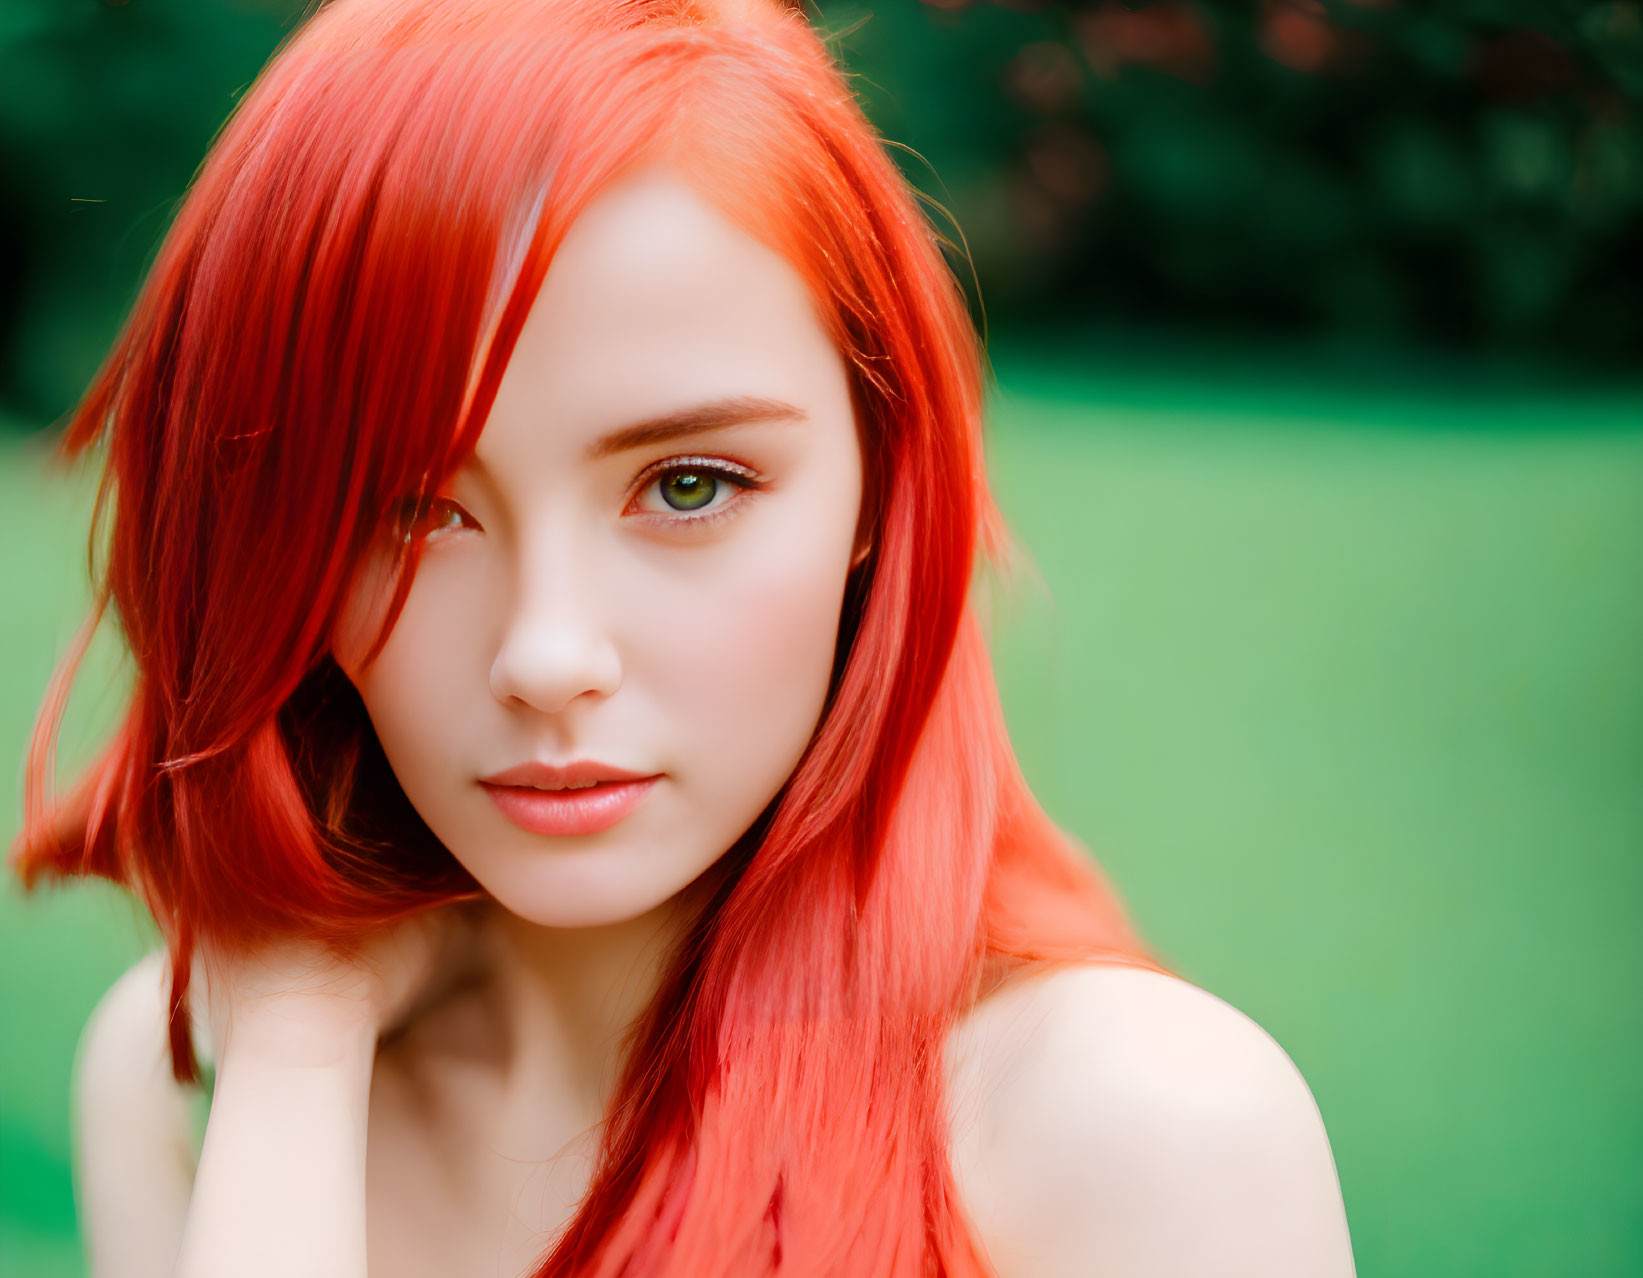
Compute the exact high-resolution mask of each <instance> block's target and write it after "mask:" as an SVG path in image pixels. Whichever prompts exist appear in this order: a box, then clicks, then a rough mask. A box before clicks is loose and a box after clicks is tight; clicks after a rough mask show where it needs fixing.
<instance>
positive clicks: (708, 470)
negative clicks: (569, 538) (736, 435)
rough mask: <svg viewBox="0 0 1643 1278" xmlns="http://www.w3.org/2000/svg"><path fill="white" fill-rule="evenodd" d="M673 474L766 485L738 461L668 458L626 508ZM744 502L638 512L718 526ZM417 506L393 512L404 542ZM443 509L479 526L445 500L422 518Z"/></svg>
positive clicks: (648, 473)
mask: <svg viewBox="0 0 1643 1278" xmlns="http://www.w3.org/2000/svg"><path fill="white" fill-rule="evenodd" d="M675 471H691V472H695V473H705V474H708V475H711V476H712V477H713V478H714V479H715V480H724V481H726V482H728V483H729V484H731V485H732V486H733V487H734V488H735V489H737V490H738V492H745V491H748V490H753V491H757V490H759V489H762V488H763V487H764V484H765V480H764V477H763V476H761V475H760V474H759V473H758V472H757V471H755V470H753V469H752V468H751V467H749V466H744V465H742V464H741V463H740V462H733V461H730V460H728V459H726V458H722V457H698V456H688V457H669V458H666V459H664V460H663V461H659V462H657V463H656V464H655V465H653V466H650V467H647V468H646V469H645V470H644V471H643V472H642V473H641V474H640V476H639V478H638V479H637V480H635V481H634V482H635V485H636V491H635V493H634V495H633V497H632V498H631V499H630V500H629V502H628V507H629V508H631V507H632V505H633V503H634V502H635V501H637V500H638V499H639V497H641V496H643V495H644V493H645V492H646V490H648V489H649V488H650V486H651V485H652V484H653V483H655V482H656V481H657V480H659V479H662V478H664V477H665V476H667V475H669V474H671V473H673V472H675ZM714 495H715V496H717V495H718V493H717V491H715V493H714ZM744 501H745V499H744V498H743V497H741V496H737V497H735V498H733V499H732V500H730V501H728V502H725V503H723V504H722V505H720V506H717V507H715V508H714V509H712V510H710V511H708V512H707V513H706V514H703V515H689V514H685V513H683V512H677V513H674V514H671V515H664V514H662V513H661V512H660V511H655V510H648V511H642V512H640V513H642V514H644V515H647V516H649V517H651V518H652V519H655V520H658V521H659V522H661V523H663V524H672V525H675V526H677V525H684V524H690V525H705V524H713V523H717V522H718V521H719V520H721V519H724V518H726V517H728V516H730V515H733V514H738V513H740V510H741V507H742V505H743V504H744ZM416 504H417V503H416V500H415V499H414V498H407V499H406V500H405V501H404V502H402V503H401V504H400V507H399V509H398V510H397V511H396V513H395V517H394V518H395V528H396V529H397V530H399V531H400V536H401V537H402V538H403V539H404V540H406V541H409V540H411V538H412V536H413V535H415V531H416V527H415V525H416ZM443 509H452V510H455V511H458V512H460V513H461V515H462V516H463V517H464V518H466V519H468V520H472V521H473V522H474V524H475V525H476V526H477V524H478V521H477V520H474V519H473V516H472V515H469V514H468V512H467V511H466V510H463V508H462V507H461V506H460V505H458V504H457V503H456V502H454V501H452V500H451V499H450V498H448V497H435V498H432V499H431V500H430V501H429V503H428V506H427V508H426V509H425V510H424V511H423V512H422V519H423V520H427V519H428V518H429V517H431V516H433V515H435V514H437V513H438V512H439V511H441V510H443ZM440 531H443V530H441V529H437V528H436V529H433V530H431V531H430V532H424V533H422V534H421V535H422V537H423V538H424V539H425V540H426V539H428V538H430V537H432V536H435V535H437V534H438V533H439V532H440Z"/></svg>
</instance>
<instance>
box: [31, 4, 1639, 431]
mask: <svg viewBox="0 0 1643 1278" xmlns="http://www.w3.org/2000/svg"><path fill="white" fill-rule="evenodd" d="M309 7H310V0H5V3H3V4H0V183H3V184H4V187H3V190H0V196H3V198H0V406H6V407H9V408H10V410H11V411H12V412H13V413H16V414H18V415H20V416H23V417H27V418H30V419H33V420H39V419H41V418H49V417H51V416H54V415H56V414H58V413H61V412H62V411H63V410H64V409H66V408H67V407H68V406H69V404H70V403H71V402H72V400H73V397H74V395H75V394H76V393H77V391H78V390H79V389H80V387H82V386H83V385H84V383H85V380H86V379H87V378H88V377H89V375H90V373H91V372H92V371H93V370H94V368H95V365H96V362H97V359H98V358H99V357H100V356H101V354H102V353H103V351H104V350H105V349H106V347H107V344H108V342H109V340H110V338H112V336H113V334H114V330H115V326H116V325H117V323H118V321H119V318H120V316H121V314H122V313H123V311H124V309H125V307H126V306H128V305H129V304H130V301H131V300H132V297H133V296H134V294H135V290H136V286H137V282H138V280H139V279H140V277H141V274H142V271H143V269H144V267H145V266H146V264H147V262H148V261H149V260H151V258H152V254H153V251H154V249H155V247H156V246H157V243H158V240H159V237H160V235H161V233H162V232H163V230H164V228H165V226H166V224H167V222H168V221H169V218H170V216H171V214H172V212H173V210H174V209H175V207H176V202H177V200H178V198H179V196H180V195H181V193H182V192H183V190H184V188H185V187H186V185H187V182H188V180H189V177H190V175H191V174H192V172H193V171H194V169H195V167H196V166H197V164H198V162H199V160H200V158H201V156H202V155H203V154H204V152H205V149H206V146H207V145H208V143H209V141H210V139H211V137H212V135H213V134H214V132H215V131H216V129H217V128H218V127H219V126H220V124H221V122H222V120H223V118H224V117H225V116H226V115H227V114H228V112H229V111H230V110H231V109H232V107H233V105H234V103H235V101H236V100H237V97H238V94H239V93H240V92H241V91H243V89H244V88H245V86H246V85H247V84H249V83H250V81H251V80H252V79H253V78H254V77H255V75H256V73H257V71H258V69H259V67H260V66H261V65H262V63H263V62H264V61H265V60H266V58H267V57H268V55H269V54H270V53H271V52H272V51H273V50H274V48H275V47H276V46H277V45H278V43H279V41H280V40H281V38H282V37H283V36H284V35H285V34H286V33H287V32H289V30H290V29H291V28H292V26H293V25H294V24H295V23H296V22H297V21H298V20H299V19H300V17H301V16H302V14H303V13H304V12H306V11H307V9H308V8H309ZM810 12H811V13H812V16H813V17H814V18H815V19H816V20H817V21H818V23H819V24H820V25H821V26H822V27H823V28H824V29H826V30H827V31H829V32H830V33H831V36H830V38H831V39H833V41H834V43H835V47H836V48H837V49H838V51H839V53H840V56H841V58H842V60H843V61H844V63H845V65H846V67H847V68H848V69H850V70H851V71H852V72H853V74H854V81H853V82H854V84H855V86H856V88H857V91H858V92H859V93H860V95H861V97H862V100H863V102H864V104H865V105H866V106H867V108H868V110H869V113H870V114H871V115H872V116H873V117H874V119H875V121H876V122H877V123H878V125H879V127H880V129H881V130H882V131H883V133H884V134H885V136H886V137H887V138H888V139H891V140H892V141H893V142H895V143H901V144H905V146H906V147H908V148H911V150H898V151H897V152H896V153H897V155H898V158H900V159H901V160H902V161H903V162H904V165H905V168H906V170H907V172H908V174H909V175H910V176H911V177H912V178H913V180H914V181H915V182H916V183H918V184H919V185H920V186H921V187H922V188H924V189H925V190H926V191H927V192H929V194H930V195H931V196H932V198H934V199H936V200H939V201H940V202H942V203H943V204H944V205H945V206H946V207H947V208H948V209H949V210H950V211H951V212H952V214H953V215H954V216H955V217H956V219H957V221H958V224H959V226H960V227H962V228H963V232H964V235H965V237H966V238H967V240H968V245H969V248H970V250H971V253H972V255H973V259H974V264H975V269H976V275H977V278H978V279H979V282H980V286H981V295H982V297H983V298H984V299H985V301H986V306H987V311H988V314H989V317H990V318H991V319H992V320H993V321H995V322H1006V323H1012V322H1013V323H1017V324H1019V323H1024V322H1025V323H1032V322H1041V321H1052V322H1056V323H1066V322H1068V321H1074V320H1096V321H1102V320H1105V321H1118V322H1126V323H1133V322H1143V323H1164V324H1169V323H1188V324H1192V325H1195V326H1236V327H1239V328H1256V329H1268V330H1283V329H1291V330H1293V329H1306V330H1319V329H1324V330H1332V331H1343V332H1348V333H1367V334H1373V335H1380V336H1390V337H1394V338H1399V339H1413V340H1418V341H1424V342H1437V343H1444V344H1449V345H1471V346H1479V345H1482V346H1488V347H1491V348H1495V349H1511V350H1533V351H1543V352H1562V353H1567V354H1573V355H1582V356H1599V357H1610V358H1625V357H1629V356H1635V355H1636V354H1637V353H1638V352H1639V350H1640V348H1643V290H1640V289H1639V288H1638V284H1637V281H1638V280H1640V279H1643V0H1421V2H1419V3H1417V0H1237V2H1236V3H1234V2H1233V0H1152V2H1150V3H1148V2H1144V0H1132V2H1126V0H1056V2H1051V0H1038V2H1036V3H1035V2H1034V0H811V7H810ZM914 152H916V153H917V154H916V155H915V154H914ZM919 157H922V159H920V158H919ZM925 161H927V162H928V165H927V164H926V163H925ZM932 169H933V172H932ZM938 220H939V219H938ZM955 261H956V264H957V266H958V268H959V270H960V273H961V274H962V275H965V276H966V277H967V276H968V271H969V267H968V266H967V265H966V264H964V263H963V262H962V261H957V260H956V258H955Z"/></svg>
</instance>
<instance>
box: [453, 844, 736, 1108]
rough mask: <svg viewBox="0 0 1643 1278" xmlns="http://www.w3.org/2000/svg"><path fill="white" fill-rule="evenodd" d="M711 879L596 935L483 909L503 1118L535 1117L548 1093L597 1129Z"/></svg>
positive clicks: (492, 906) (483, 949) (489, 905)
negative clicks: (635, 1030)
mask: <svg viewBox="0 0 1643 1278" xmlns="http://www.w3.org/2000/svg"><path fill="white" fill-rule="evenodd" d="M712 877H713V876H712V875H706V876H704V878H703V879H702V880H698V882H697V883H695V884H693V885H692V886H691V887H690V888H687V889H686V890H685V891H683V892H681V893H679V894H678V895H677V896H674V897H672V898H670V899H669V900H667V901H665V902H663V903H662V904H661V905H658V906H656V907H655V908H654V909H652V910H650V911H649V912H647V913H645V914H642V915H640V916H638V917H637V918H633V919H626V920H623V921H621V922H617V923H610V924H604V925H601V926H598V927H584V928H552V927H542V926H540V925H538V924H536V923H532V922H530V921H529V920H527V919H524V918H521V917H520V916H518V915H516V914H513V913H511V912H510V911H509V910H507V909H506V908H504V907H503V906H502V905H501V904H499V903H498V902H496V901H494V900H489V901H487V902H486V903H485V905H484V907H483V910H482V913H481V927H480V930H479V935H480V937H481V941H480V959H481V964H482V967H483V969H484V971H485V986H486V990H487V1002H488V1003H489V1005H490V1015H491V1016H492V1017H493V1018H494V1021H493V1023H494V1025H495V1028H496V1031H497V1034H498V1037H499V1039H500V1043H501V1047H502V1053H503V1060H504V1062H505V1065H504V1074H503V1094H504V1097H505V1098H506V1099H505V1101H504V1106H505V1109H506V1110H508V1111H511V1112H513V1113H515V1114H520V1115H523V1114H527V1113H530V1112H533V1111H534V1110H536V1109H538V1108H539V1107H540V1105H541V1098H542V1094H543V1089H544V1087H550V1088H552V1089H553V1090H554V1091H556V1092H558V1093H559V1094H560V1095H561V1096H562V1097H564V1099H565V1102H566V1103H567V1104H569V1105H571V1106H573V1107H574V1109H575V1112H577V1113H578V1114H580V1115H581V1117H582V1118H584V1119H585V1120H586V1125H587V1126H589V1127H592V1126H596V1125H597V1124H598V1123H599V1121H600V1120H601V1119H602V1118H603V1116H604V1114H605V1112H606V1110H607V1109H608V1106H609V1103H610V1101H611V1099H612V1097H613V1096H614V1095H615V1092H616V1087H617V1084H618V1083H619V1081H620V1079H621V1075H622V1070H623V1067H624V1066H625V1064H626V1049H627V1047H628V1046H629V1044H628V1043H627V1041H626V1037H627V1033H628V1031H629V1029H631V1028H632V1027H633V1025H634V1024H635V1022H636V1021H637V1020H638V1018H639V1017H640V1016H641V1015H642V1014H643V1012H644V1011H645V1009H646V1008H647V1007H648V1006H649V1005H650V1002H651V1000H652V999H653V998H654V997H655V995H656V992H657V989H658V987H659V986H660V984H661V981H662V977H663V974H664V965H665V964H666V962H667V961H668V959H669V957H670V955H671V954H672V952H673V950H674V947H675V944H676V943H677V942H678V940H679V939H680V938H681V937H682V936H683V934H684V932H685V930H686V929H687V928H688V927H689V926H690V925H691V923H692V922H693V921H694V920H695V918H696V916H697V914H698V913H699V911H700V909H701V908H702V906H704V905H705V904H706V900H707V897H708V895H709V893H710V891H711V884H710V883H709V882H707V880H710V879H711V878H712Z"/></svg>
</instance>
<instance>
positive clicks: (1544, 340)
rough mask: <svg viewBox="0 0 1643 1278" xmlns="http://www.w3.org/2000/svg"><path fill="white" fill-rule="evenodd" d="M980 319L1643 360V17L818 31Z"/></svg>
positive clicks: (1088, 1) (1025, 7)
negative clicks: (913, 188) (835, 41)
mask: <svg viewBox="0 0 1643 1278" xmlns="http://www.w3.org/2000/svg"><path fill="white" fill-rule="evenodd" d="M822 7H823V10H824V22H825V24H826V25H828V26H829V27H832V28H834V29H835V30H837V31H839V32H840V33H841V36H840V40H839V47H840V48H841V50H842V51H843V54H844V57H845V60H846V62H847V64H848V65H849V66H850V67H852V68H853V69H854V70H855V71H856V72H858V73H859V75H860V79H859V80H858V87H859V90H860V92H861V94H862V96H863V98H864V100H865V101H866V102H867V104H868V106H869V109H870V111H871V113H872V114H873V116H874V118H875V120H876V121H877V122H878V123H879V124H880V126H881V127H882V128H884V129H885V130H886V132H887V133H888V134H889V135H890V136H891V137H893V138H896V139H899V140H901V141H904V142H906V143H908V144H910V145H911V146H912V147H913V148H914V149H915V150H916V151H917V152H918V153H919V154H921V155H922V156H923V157H924V158H925V159H927V160H928V161H929V162H930V164H931V165H932V166H933V168H934V170H935V172H936V173H937V174H940V175H941V177H942V178H943V179H945V182H946V194H943V192H942V188H941V187H940V186H939V185H937V184H935V183H934V181H933V180H932V176H931V174H930V172H929V171H928V170H927V169H925V168H924V167H922V166H921V165H919V164H917V163H916V162H915V163H910V164H909V165H908V166H907V168H908V173H909V176H911V177H912V178H913V179H914V180H915V181H918V182H920V183H921V184H923V185H925V186H926V187H928V188H929V189H930V190H931V191H932V193H933V194H935V195H936V196H937V198H940V199H942V201H943V203H944V204H946V206H947V207H948V208H950V209H951V210H952V212H953V213H954V214H955V215H956V217H957V220H958V222H959V223H960V225H962V226H963V227H964V228H965V230H966V232H967V233H968V237H969V242H970V248H971V250H972V252H973V256H974V260H975V264H976V270H977V273H978V275H979V278H980V283H981V288H982V292H983V294H984V296H985V298H986V300H987V302H988V306H989V309H990V311H991V312H992V314H993V316H994V318H1004V319H1006V320H1014V321H1018V322H1019V321H1022V320H1029V321H1030V320H1036V319H1043V318H1055V319H1061V320H1065V319H1066V318H1069V317H1073V316H1077V317H1080V318H1090V317H1099V318H1102V319H1107V320H1116V321H1135V320H1162V321H1172V322H1181V321H1187V322H1191V323H1194V324H1199V325H1208V326H1225V327H1238V328H1242V327H1246V326H1257V327H1268V328H1270V327H1290V328H1305V329H1320V328H1321V329H1328V330H1342V331H1346V332H1350V333H1369V334H1374V335H1376V336H1381V337H1391V338H1398V339H1405V340H1416V341H1422V342H1437V343H1442V344H1446V345H1453V346H1480V345H1486V346H1490V347H1494V348H1499V349H1503V350H1508V351H1515V350H1524V349H1539V350H1543V351H1545V350H1550V351H1562V352H1566V353H1570V354H1583V355H1598V356H1610V357H1617V356H1618V357H1624V356H1627V355H1633V354H1636V353H1637V352H1638V350H1639V348H1640V347H1643V303H1640V300H1639V291H1638V288H1637V280H1638V279H1639V278H1643V6H1640V5H1639V4H1638V3H1637V2H1636V0H1624V2H1621V3H1597V4H1591V3H1567V2H1562V3H1560V2H1553V3H1547V2H1545V0H1536V2H1534V3H1530V2H1529V0H1447V2H1446V3H1439V4H1431V5H1423V6H1416V5H1415V4H1413V3H1409V0H1402V2H1401V3H1400V2H1399V0H1330V2H1328V3H1325V0H1261V2H1259V3H1251V2H1240V3H1230V2H1227V0H1221V2H1218V3H1208V2H1194V0H1156V2H1155V3H1136V4H1120V3H1118V0H1074V2H1068V3H1057V4H1050V3H1036V4H1035V3H1031V2H1030V0H1017V2H1016V3H1013V4H1003V3H979V2H977V0H940V2H939V3H938V2H936V0H924V2H923V3H920V4H905V5H892V4H888V3H877V4H863V3H860V2H859V0H839V2H838V3H826V4H824V5H823V6H822Z"/></svg>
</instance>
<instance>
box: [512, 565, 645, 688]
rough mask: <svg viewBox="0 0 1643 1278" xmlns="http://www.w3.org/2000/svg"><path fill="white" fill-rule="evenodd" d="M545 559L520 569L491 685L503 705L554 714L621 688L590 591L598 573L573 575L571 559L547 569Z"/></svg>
mask: <svg viewBox="0 0 1643 1278" xmlns="http://www.w3.org/2000/svg"><path fill="white" fill-rule="evenodd" d="M545 558H546V557H542V556H539V557H537V558H536V559H535V561H534V563H525V564H523V565H522V566H521V572H520V582H519V588H518V590H517V591H516V600H515V602H516V606H515V607H514V608H513V609H512V610H511V612H510V614H509V616H508V620H507V623H506V626H505V628H504V630H503V633H502V639H501V642H500V643H499V644H498V646H497V651H496V657H495V659H494V660H493V661H492V662H491V674H490V686H491V695H492V696H494V697H495V698H496V699H497V700H498V701H501V702H503V703H504V704H509V705H523V706H528V707H530V708H531V709H533V710H537V711H540V712H542V713H544V714H555V713H558V712H559V711H562V710H564V709H565V708H566V707H567V706H569V705H570V704H571V703H572V702H573V701H575V700H576V699H577V698H578V697H581V696H587V695H589V694H592V695H595V696H607V697H608V696H610V695H611V694H612V693H613V692H615V691H616V689H617V688H618V687H620V686H621V682H622V663H621V659H620V656H619V654H618V653H617V650H616V645H615V643H614V642H613V641H612V638H611V636H610V635H609V634H608V633H607V631H606V630H605V629H604V627H603V626H602V625H601V624H600V621H599V612H600V610H599V608H598V602H599V601H598V599H597V598H596V597H594V594H595V592H594V591H591V590H590V589H589V588H588V581H589V580H590V579H592V578H593V577H594V576H595V575H596V574H593V573H590V572H580V573H579V572H577V571H576V565H575V564H574V563H572V562H569V561H570V560H572V559H573V558H575V557H574V556H570V555H560V556H558V563H556V564H552V565H550V564H547V563H545V562H544V560H545Z"/></svg>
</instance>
